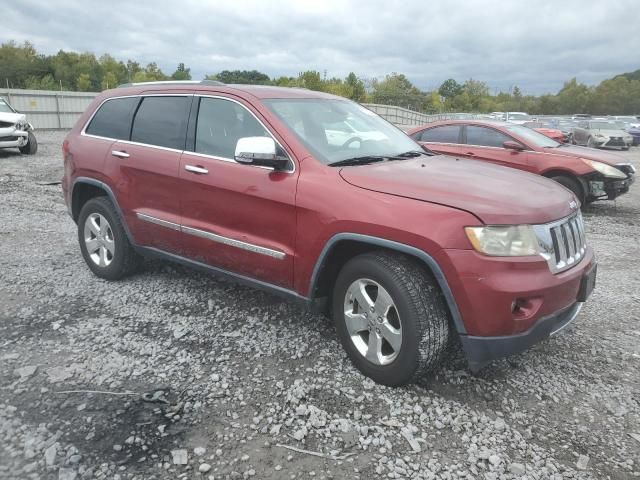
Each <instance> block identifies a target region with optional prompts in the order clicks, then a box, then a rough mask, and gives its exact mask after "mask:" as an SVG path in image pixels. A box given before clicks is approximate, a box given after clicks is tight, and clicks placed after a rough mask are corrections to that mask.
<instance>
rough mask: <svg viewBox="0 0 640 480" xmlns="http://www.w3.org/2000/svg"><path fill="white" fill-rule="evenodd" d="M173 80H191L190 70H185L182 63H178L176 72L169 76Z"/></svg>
mask: <svg viewBox="0 0 640 480" xmlns="http://www.w3.org/2000/svg"><path fill="white" fill-rule="evenodd" d="M171 78H172V79H173V80H191V69H190V68H185V66H184V63H179V64H178V68H176V71H175V72H173V73H172V74H171Z"/></svg>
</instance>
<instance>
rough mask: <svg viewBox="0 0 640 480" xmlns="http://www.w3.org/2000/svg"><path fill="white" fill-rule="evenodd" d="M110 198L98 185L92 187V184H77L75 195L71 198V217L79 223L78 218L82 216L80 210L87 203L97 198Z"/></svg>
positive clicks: (74, 189) (74, 190)
mask: <svg viewBox="0 0 640 480" xmlns="http://www.w3.org/2000/svg"><path fill="white" fill-rule="evenodd" d="M106 196H108V194H107V192H106V191H105V190H103V189H102V188H100V187H98V186H97V185H92V184H90V183H77V184H76V185H75V186H74V187H73V194H72V197H71V215H72V216H73V220H74V221H75V222H77V221H78V216H79V215H80V210H82V207H83V206H84V204H85V203H87V202H88V201H89V200H91V199H92V198H95V197H106Z"/></svg>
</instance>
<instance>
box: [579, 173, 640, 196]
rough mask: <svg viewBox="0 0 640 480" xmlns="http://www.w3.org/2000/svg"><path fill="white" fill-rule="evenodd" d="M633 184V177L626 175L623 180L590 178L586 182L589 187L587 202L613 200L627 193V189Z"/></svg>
mask: <svg viewBox="0 0 640 480" xmlns="http://www.w3.org/2000/svg"><path fill="white" fill-rule="evenodd" d="M634 182H635V175H628V176H627V178H625V179H616V178H607V177H599V178H590V179H589V180H587V184H588V186H589V200H591V201H593V200H600V199H605V200H614V199H615V198H617V197H619V196H620V195H623V194H625V193H627V192H628V191H629V187H631V185H633V183H634Z"/></svg>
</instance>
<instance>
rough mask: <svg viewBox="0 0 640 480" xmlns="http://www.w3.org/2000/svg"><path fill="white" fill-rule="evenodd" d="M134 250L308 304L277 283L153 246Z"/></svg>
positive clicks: (303, 298)
mask: <svg viewBox="0 0 640 480" xmlns="http://www.w3.org/2000/svg"><path fill="white" fill-rule="evenodd" d="M134 248H135V250H136V252H138V253H139V254H141V255H144V256H146V257H154V258H158V259H161V260H169V261H172V262H175V263H179V264H181V265H185V266H187V267H191V268H193V269H195V270H200V271H202V272H205V273H210V274H213V275H218V276H222V277H225V278H228V279H230V280H233V281H235V282H237V283H240V284H242V285H247V286H249V287H253V288H258V289H260V290H263V291H266V292H269V293H272V294H274V295H278V296H279V297H282V298H286V299H287V300H293V301H295V302H297V303H301V304H304V305H305V306H309V304H310V302H309V299H308V298H307V297H303V296H302V295H299V294H298V293H296V292H294V291H293V290H289V289H286V288H284V287H280V286H278V285H273V284H271V283H267V282H263V281H262V280H256V279H255V278H251V277H247V276H245V275H240V274H238V273H233V272H230V271H228V270H224V269H222V268H218V267H213V266H211V265H207V264H206V263H201V262H198V261H195V260H191V259H189V258H185V257H181V256H180V255H175V254H173V253H169V252H165V251H164V250H159V249H157V248H154V247H140V246H137V245H134Z"/></svg>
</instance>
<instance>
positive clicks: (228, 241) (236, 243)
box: [182, 226, 286, 260]
mask: <svg viewBox="0 0 640 480" xmlns="http://www.w3.org/2000/svg"><path fill="white" fill-rule="evenodd" d="M182 231H183V232H184V233H188V234H189V235H195V236H196V237H200V238H206V239H207V240H212V241H214V242H217V243H222V244H224V245H229V246H231V247H236V248H240V249H242V250H247V251H249V252H253V253H259V254H260V255H266V256H267V257H272V258H275V259H277V260H282V259H284V257H285V256H286V255H285V253H284V252H280V251H278V250H272V249H270V248H266V247H260V246H258V245H254V244H252V243H246V242H242V241H240V240H234V239H233V238H229V237H223V236H222V235H217V234H215V233H210V232H205V231H204V230H198V229H197V228H191V227H185V226H182Z"/></svg>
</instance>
